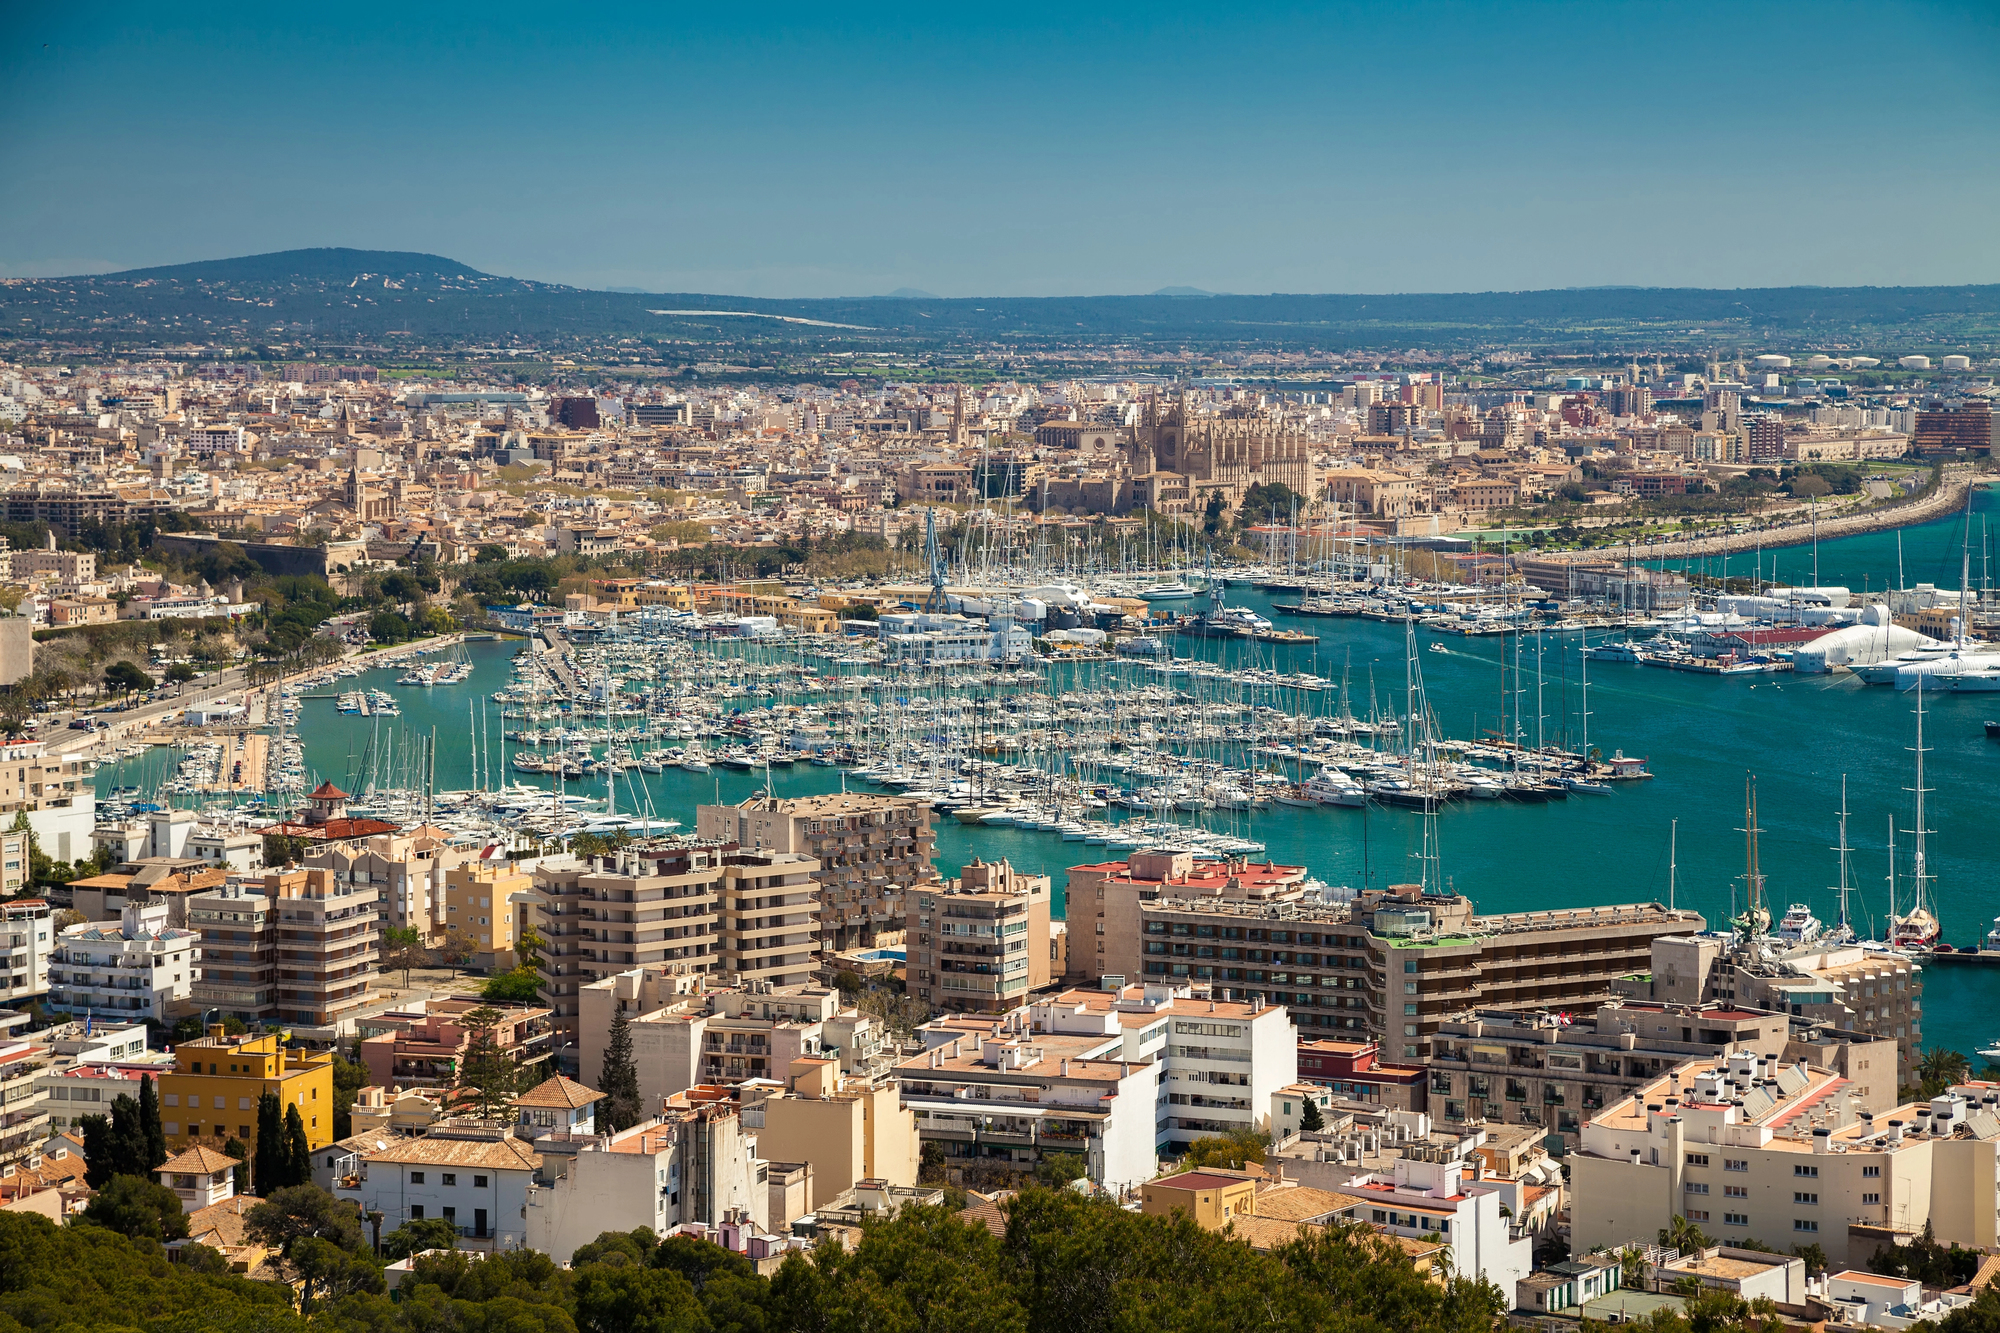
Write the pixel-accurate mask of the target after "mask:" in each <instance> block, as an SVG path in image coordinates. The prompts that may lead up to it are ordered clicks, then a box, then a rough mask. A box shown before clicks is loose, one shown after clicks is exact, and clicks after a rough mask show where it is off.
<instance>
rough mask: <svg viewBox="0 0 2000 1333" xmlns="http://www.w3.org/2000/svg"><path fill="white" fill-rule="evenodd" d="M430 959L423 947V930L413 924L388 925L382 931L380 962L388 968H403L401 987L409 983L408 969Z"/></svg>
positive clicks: (407, 986)
mask: <svg viewBox="0 0 2000 1333" xmlns="http://www.w3.org/2000/svg"><path fill="white" fill-rule="evenodd" d="M429 961H430V954H429V952H428V951H427V950H425V948H424V936H423V932H422V931H420V930H417V929H416V928H415V927H413V926H390V927H389V928H388V929H387V930H384V931H383V932H382V962H383V965H384V966H385V967H388V968H398V967H400V968H402V969H403V987H404V989H406V990H407V989H408V988H409V985H410V969H411V968H413V967H422V966H424V965H425V964H426V963H428V962H429Z"/></svg>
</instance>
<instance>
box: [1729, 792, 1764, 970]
mask: <svg viewBox="0 0 2000 1333" xmlns="http://www.w3.org/2000/svg"><path fill="white" fill-rule="evenodd" d="M1763 831H1764V830H1763V829H1761V828H1758V827H1757V779H1756V778H1754V777H1745V778H1744V779H1743V867H1744V871H1743V879H1744V883H1745V885H1746V887H1747V891H1748V897H1749V899H1750V905H1749V906H1748V907H1746V908H1744V909H1743V911H1742V912H1740V913H1738V914H1737V915H1736V916H1735V917H1733V918H1732V919H1731V920H1730V924H1731V925H1732V926H1734V927H1735V928H1736V930H1737V933H1738V934H1740V935H1742V936H1743V937H1744V938H1746V939H1755V938H1757V937H1759V936H1762V935H1765V934H1767V933H1768V932H1769V931H1770V929H1771V909H1770V908H1768V907H1766V906H1764V872H1763V870H1762V868H1761V867H1759V865H1758V864H1757V835H1758V834H1759V833H1762V832H1763Z"/></svg>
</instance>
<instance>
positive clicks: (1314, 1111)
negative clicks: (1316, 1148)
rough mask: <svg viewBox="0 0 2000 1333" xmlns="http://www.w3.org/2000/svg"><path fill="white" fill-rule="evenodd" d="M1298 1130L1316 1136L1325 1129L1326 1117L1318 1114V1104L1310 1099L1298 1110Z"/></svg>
mask: <svg viewBox="0 0 2000 1333" xmlns="http://www.w3.org/2000/svg"><path fill="white" fill-rule="evenodd" d="M1299 1128H1300V1129H1302V1130H1304V1131H1305V1132H1306V1133H1308V1134H1317V1133H1319V1131H1321V1130H1323V1129H1325V1128H1326V1117H1324V1116H1322V1115H1321V1114H1320V1113H1319V1103H1318V1102H1316V1101H1314V1100H1313V1099H1312V1098H1310V1097H1308V1098H1306V1100H1305V1105H1303V1106H1301V1107H1300V1108H1299Z"/></svg>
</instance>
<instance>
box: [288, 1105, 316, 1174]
mask: <svg viewBox="0 0 2000 1333" xmlns="http://www.w3.org/2000/svg"><path fill="white" fill-rule="evenodd" d="M312 1178H313V1163H312V1147H311V1145H310V1144H308V1143H307V1142H306V1122H305V1119H304V1117H302V1116H301V1115H300V1114H299V1108H298V1103H296V1102H294V1103H293V1104H292V1105H290V1106H287V1107H286V1108H285V1183H286V1184H289V1185H310V1184H312Z"/></svg>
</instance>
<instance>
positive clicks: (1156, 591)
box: [1139, 579, 1194, 602]
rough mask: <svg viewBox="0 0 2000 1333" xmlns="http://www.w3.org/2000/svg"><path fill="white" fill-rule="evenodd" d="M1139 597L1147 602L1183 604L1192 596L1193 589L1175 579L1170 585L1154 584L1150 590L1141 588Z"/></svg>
mask: <svg viewBox="0 0 2000 1333" xmlns="http://www.w3.org/2000/svg"><path fill="white" fill-rule="evenodd" d="M1139 596H1140V597H1142V598H1144V599H1145V600H1146V601H1149V602H1185V601H1188V600H1189V599H1190V598H1192V597H1193V596H1194V589H1193V588H1190V587H1188V586H1187V584H1185V583H1182V582H1181V581H1180V580H1179V579H1175V580H1173V581H1172V582H1171V583H1155V584H1154V585H1153V586H1152V587H1150V588H1141V589H1139Z"/></svg>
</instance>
